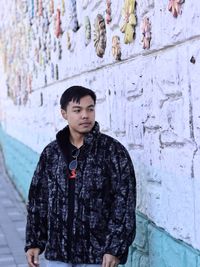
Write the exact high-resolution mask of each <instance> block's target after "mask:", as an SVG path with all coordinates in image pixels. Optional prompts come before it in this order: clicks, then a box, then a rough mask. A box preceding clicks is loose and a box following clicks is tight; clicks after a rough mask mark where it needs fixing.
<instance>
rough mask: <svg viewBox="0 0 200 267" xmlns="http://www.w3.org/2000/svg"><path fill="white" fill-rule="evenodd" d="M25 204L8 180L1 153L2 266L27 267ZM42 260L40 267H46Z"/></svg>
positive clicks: (0, 226)
mask: <svg viewBox="0 0 200 267" xmlns="http://www.w3.org/2000/svg"><path fill="white" fill-rule="evenodd" d="M25 224H26V208H25V203H24V202H23V200H22V198H21V197H20V195H19V194H18V192H17V191H16V189H15V187H14V186H13V184H12V182H11V181H10V179H9V178H8V176H7V174H6V170H5V166H4V161H3V157H2V153H1V152H0V266H1V267H27V266H28V264H27V263H26V257H25V253H24V238H25V237H24V233H25ZM44 266H45V264H44V260H43V259H41V262H40V267H44Z"/></svg>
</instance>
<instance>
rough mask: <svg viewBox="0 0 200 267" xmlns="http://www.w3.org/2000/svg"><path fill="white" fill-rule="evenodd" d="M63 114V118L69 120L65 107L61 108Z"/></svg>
mask: <svg viewBox="0 0 200 267" xmlns="http://www.w3.org/2000/svg"><path fill="white" fill-rule="evenodd" d="M61 114H62V117H63V119H65V120H67V111H66V110H64V109H61Z"/></svg>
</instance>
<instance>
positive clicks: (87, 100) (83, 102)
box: [69, 95, 94, 107]
mask: <svg viewBox="0 0 200 267" xmlns="http://www.w3.org/2000/svg"><path fill="white" fill-rule="evenodd" d="M91 105H93V106H94V100H93V99H92V97H91V96H89V95H88V96H84V97H82V98H81V99H80V102H76V101H73V100H72V101H70V102H69V106H71V107H74V106H75V107H77V106H79V107H87V106H91Z"/></svg>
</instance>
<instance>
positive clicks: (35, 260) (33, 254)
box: [26, 248, 40, 267]
mask: <svg viewBox="0 0 200 267" xmlns="http://www.w3.org/2000/svg"><path fill="white" fill-rule="evenodd" d="M39 253H40V249H39V248H30V249H28V250H27V252H26V258H27V261H28V266H29V267H38V266H39Z"/></svg>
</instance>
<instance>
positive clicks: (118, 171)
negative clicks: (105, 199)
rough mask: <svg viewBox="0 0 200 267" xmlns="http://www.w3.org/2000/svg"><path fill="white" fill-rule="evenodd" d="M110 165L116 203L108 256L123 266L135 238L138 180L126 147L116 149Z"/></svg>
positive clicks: (110, 224) (107, 243)
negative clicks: (113, 257) (117, 259)
mask: <svg viewBox="0 0 200 267" xmlns="http://www.w3.org/2000/svg"><path fill="white" fill-rule="evenodd" d="M110 164H111V166H110V172H111V173H110V175H111V194H112V195H113V201H112V204H111V209H110V218H109V223H108V228H107V229H108V232H107V236H106V245H105V249H104V253H106V254H111V255H113V256H116V257H118V258H119V260H120V262H121V263H123V262H124V259H126V257H127V254H128V248H129V246H130V245H131V243H132V242H133V240H134V238H135V231H136V219H135V206H136V180H135V173H134V168H133V164H132V161H131V158H130V156H129V154H128V152H127V150H126V149H125V148H124V147H123V149H122V148H120V149H112V154H111V162H110Z"/></svg>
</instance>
